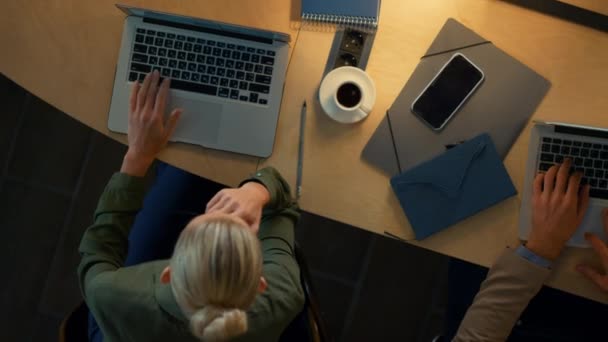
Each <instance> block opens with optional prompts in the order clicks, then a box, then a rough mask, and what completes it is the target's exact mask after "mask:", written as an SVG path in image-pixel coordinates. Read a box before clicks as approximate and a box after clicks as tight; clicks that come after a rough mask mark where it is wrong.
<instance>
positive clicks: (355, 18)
mask: <svg viewBox="0 0 608 342" xmlns="http://www.w3.org/2000/svg"><path fill="white" fill-rule="evenodd" d="M379 14H380V0H302V19H303V20H304V21H305V22H309V23H317V24H334V25H340V26H345V27H355V28H356V27H361V28H367V29H376V28H377V27H378V16H379Z"/></svg>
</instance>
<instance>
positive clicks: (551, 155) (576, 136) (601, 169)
mask: <svg viewBox="0 0 608 342" xmlns="http://www.w3.org/2000/svg"><path fill="white" fill-rule="evenodd" d="M529 148H530V150H529V153H528V162H527V167H526V177H525V185H524V192H523V194H522V204H521V211H520V222H519V235H520V238H521V239H524V240H526V239H527V238H528V234H529V233H530V229H531V225H532V224H531V222H532V188H533V186H532V183H533V180H534V177H535V175H536V174H537V173H538V172H544V171H547V170H548V169H549V168H550V167H551V166H552V165H553V164H555V163H561V162H562V161H563V160H564V158H566V157H570V158H571V159H572V160H573V168H575V169H576V171H580V172H582V173H583V174H584V178H583V180H584V182H586V183H588V184H589V185H591V203H590V205H589V210H588V211H587V214H586V215H585V219H584V221H583V223H582V224H581V226H580V227H579V229H578V230H577V232H576V233H575V234H574V236H573V237H572V239H571V240H570V241H569V242H568V245H569V246H576V247H589V244H588V243H587V241H586V240H585V238H584V233H585V232H592V233H596V234H598V235H599V236H600V237H601V238H602V239H604V241H606V234H605V232H604V229H603V226H602V220H601V212H602V209H603V208H606V207H608V129H602V128H594V127H586V126H578V125H571V124H565V123H558V122H536V123H535V125H534V127H533V128H532V136H531V139H530V147H529Z"/></svg>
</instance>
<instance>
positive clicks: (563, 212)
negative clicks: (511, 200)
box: [526, 159, 589, 260]
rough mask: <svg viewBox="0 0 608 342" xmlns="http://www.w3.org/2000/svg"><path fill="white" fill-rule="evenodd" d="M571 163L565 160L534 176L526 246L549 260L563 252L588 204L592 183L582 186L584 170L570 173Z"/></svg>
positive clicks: (581, 219)
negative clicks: (530, 217)
mask: <svg viewBox="0 0 608 342" xmlns="http://www.w3.org/2000/svg"><path fill="white" fill-rule="evenodd" d="M571 164H572V161H571V160H570V159H566V160H565V161H564V163H563V164H561V165H560V164H558V165H554V166H553V167H551V168H550V169H549V170H548V171H547V173H545V174H542V173H539V174H538V175H537V176H536V178H535V179H534V194H533V200H532V207H533V209H532V211H533V215H532V231H531V232H530V236H529V238H528V243H527V244H526V248H528V249H529V250H530V251H532V252H533V253H535V254H537V255H539V256H541V257H543V258H546V259H549V260H555V259H557V257H558V256H559V255H560V253H561V251H562V249H563V248H564V246H565V245H566V242H568V240H570V238H571V237H572V235H573V234H574V232H575V231H576V229H577V228H578V226H579V225H580V224H581V222H582V221H583V217H584V216H585V212H586V211H587V207H588V206H589V186H588V185H585V186H582V187H581V179H582V174H581V173H579V172H577V173H575V174H573V175H570V166H571Z"/></svg>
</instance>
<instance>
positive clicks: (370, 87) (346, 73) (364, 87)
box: [319, 67, 376, 123]
mask: <svg viewBox="0 0 608 342" xmlns="http://www.w3.org/2000/svg"><path fill="white" fill-rule="evenodd" d="M346 81H351V82H353V83H355V84H357V85H358V86H359V87H360V88H361V91H362V93H363V94H364V95H363V101H364V102H363V105H364V106H365V107H367V108H373V106H374V103H375V102H376V86H375V85H374V81H373V80H372V79H371V78H370V77H369V76H368V75H367V74H366V73H365V72H364V71H363V70H361V69H359V68H355V67H341V68H337V69H334V70H333V71H331V72H330V73H329V74H327V76H325V78H324V79H323V81H322V82H321V87H320V88H319V102H320V103H321V107H322V108H323V111H324V112H325V114H327V116H329V117H330V118H332V119H333V120H335V121H338V122H341V123H355V122H359V121H361V120H363V119H365V118H366V117H367V116H368V115H369V113H366V112H365V111H363V110H361V109H357V110H354V111H346V110H343V109H341V108H340V107H338V105H337V104H336V103H335V101H334V94H335V93H336V92H337V91H338V87H339V86H340V85H342V84H343V83H344V82H346Z"/></svg>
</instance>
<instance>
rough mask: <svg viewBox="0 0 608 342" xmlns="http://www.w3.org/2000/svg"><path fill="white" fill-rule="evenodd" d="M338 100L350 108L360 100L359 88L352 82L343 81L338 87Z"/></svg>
mask: <svg viewBox="0 0 608 342" xmlns="http://www.w3.org/2000/svg"><path fill="white" fill-rule="evenodd" d="M337 97H338V102H339V103H340V104H341V105H343V106H344V107H346V108H351V107H354V106H356V105H358V104H359V102H361V89H359V87H358V86H357V85H356V84H354V83H344V84H343V85H341V86H340V88H338V94H337Z"/></svg>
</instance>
